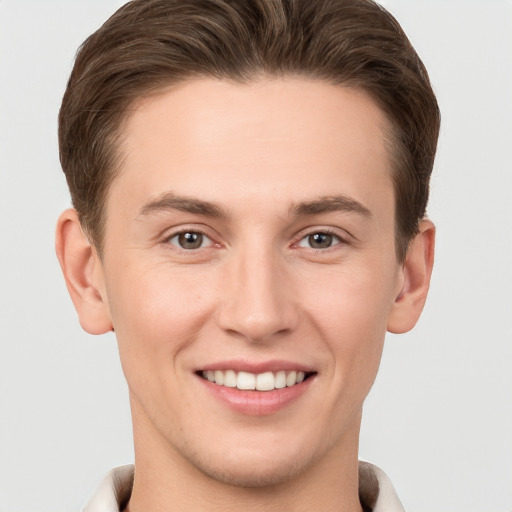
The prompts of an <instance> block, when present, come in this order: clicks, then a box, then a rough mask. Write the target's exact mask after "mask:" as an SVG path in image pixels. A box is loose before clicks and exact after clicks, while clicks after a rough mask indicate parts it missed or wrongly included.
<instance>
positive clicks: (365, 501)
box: [83, 462, 405, 512]
mask: <svg viewBox="0 0 512 512" xmlns="http://www.w3.org/2000/svg"><path fill="white" fill-rule="evenodd" d="M134 471H135V467H134V466H133V465H131V464H130V465H127V466H121V467H119V468H115V469H113V470H112V471H110V472H109V473H108V474H107V475H106V477H105V478H104V479H103V481H102V482H101V484H100V486H99V487H98V489H97V490H96V492H95V493H94V495H93V496H92V498H91V499H90V500H89V502H88V503H87V505H86V506H85V508H84V509H83V512H120V510H122V509H123V507H125V506H126V504H127V503H128V500H129V499H130V495H131V492H132V486H133V475H134ZM359 499H360V501H361V505H362V506H363V509H364V511H365V512H405V510H404V508H403V506H402V504H401V503H400V500H399V499H398V496H397V494H396V492H395V489H394V488H393V485H392V484H391V482H390V480H389V478H388V477H387V476H386V474H385V473H384V471H382V470H381V469H379V468H378V467H377V466H374V465H372V464H370V463H368V462H360V463H359Z"/></svg>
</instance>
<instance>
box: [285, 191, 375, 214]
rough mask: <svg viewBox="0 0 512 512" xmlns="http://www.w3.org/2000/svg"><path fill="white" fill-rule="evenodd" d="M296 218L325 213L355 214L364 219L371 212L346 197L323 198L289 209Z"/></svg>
mask: <svg viewBox="0 0 512 512" xmlns="http://www.w3.org/2000/svg"><path fill="white" fill-rule="evenodd" d="M290 212H291V213H292V214H293V215H296V216H298V217H303V216H308V215H318V214H321V213H327V212H347V213H357V214H359V215H362V216H364V217H371V216H372V213H371V211H370V210H369V209H368V208H366V206H364V205H362V204H361V203H360V202H359V201H356V200H355V199H352V198H351V197H347V196H343V195H341V196H324V197H319V198H317V199H314V200H313V201H306V202H301V203H298V204H296V205H293V206H292V208H291V209H290Z"/></svg>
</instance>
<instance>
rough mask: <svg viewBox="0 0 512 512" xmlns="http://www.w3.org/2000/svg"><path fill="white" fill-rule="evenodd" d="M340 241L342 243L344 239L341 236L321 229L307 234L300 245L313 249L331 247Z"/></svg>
mask: <svg viewBox="0 0 512 512" xmlns="http://www.w3.org/2000/svg"><path fill="white" fill-rule="evenodd" d="M340 243H342V239H341V238H340V237H339V236H337V235H334V234H333V233H328V232H324V231H319V232H317V233H311V234H309V235H307V236H305V237H304V238H303V239H302V240H301V241H300V242H299V244H298V245H299V247H309V248H311V249H329V247H332V246H333V245H338V244H340Z"/></svg>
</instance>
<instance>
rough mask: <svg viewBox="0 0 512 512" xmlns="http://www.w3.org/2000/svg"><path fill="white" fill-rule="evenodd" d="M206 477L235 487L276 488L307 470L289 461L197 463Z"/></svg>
mask: <svg viewBox="0 0 512 512" xmlns="http://www.w3.org/2000/svg"><path fill="white" fill-rule="evenodd" d="M195 465H196V467H197V469H199V470H200V471H201V472H202V473H203V474H204V475H205V476H207V477H208V478H211V479H213V480H215V481H217V482H221V483H223V484H225V485H229V486H233V487H244V488H261V487H275V486H278V485H280V484H284V483H286V482H288V481H290V480H293V479H295V478H296V477H298V476H299V475H300V474H301V473H302V472H303V471H304V470H305V468H304V467H302V465H301V464H297V462H295V461H287V462H283V463H281V464H276V463H271V462H270V461H268V460H267V461H261V462H260V463H258V464H251V465H249V464H247V461H244V462H243V463H241V464H234V465H230V466H229V467H228V466H227V465H226V464H217V465H215V466H214V465H213V464H200V463H199V462H198V461H196V463H195Z"/></svg>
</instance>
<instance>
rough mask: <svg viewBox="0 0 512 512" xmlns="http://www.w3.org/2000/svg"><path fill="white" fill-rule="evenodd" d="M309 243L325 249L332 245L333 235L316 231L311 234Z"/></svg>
mask: <svg viewBox="0 0 512 512" xmlns="http://www.w3.org/2000/svg"><path fill="white" fill-rule="evenodd" d="M309 245H310V246H311V247H313V248H314V249H325V248H327V247H330V246H331V245H332V235H329V234H328V233H315V234H314V235H309Z"/></svg>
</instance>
